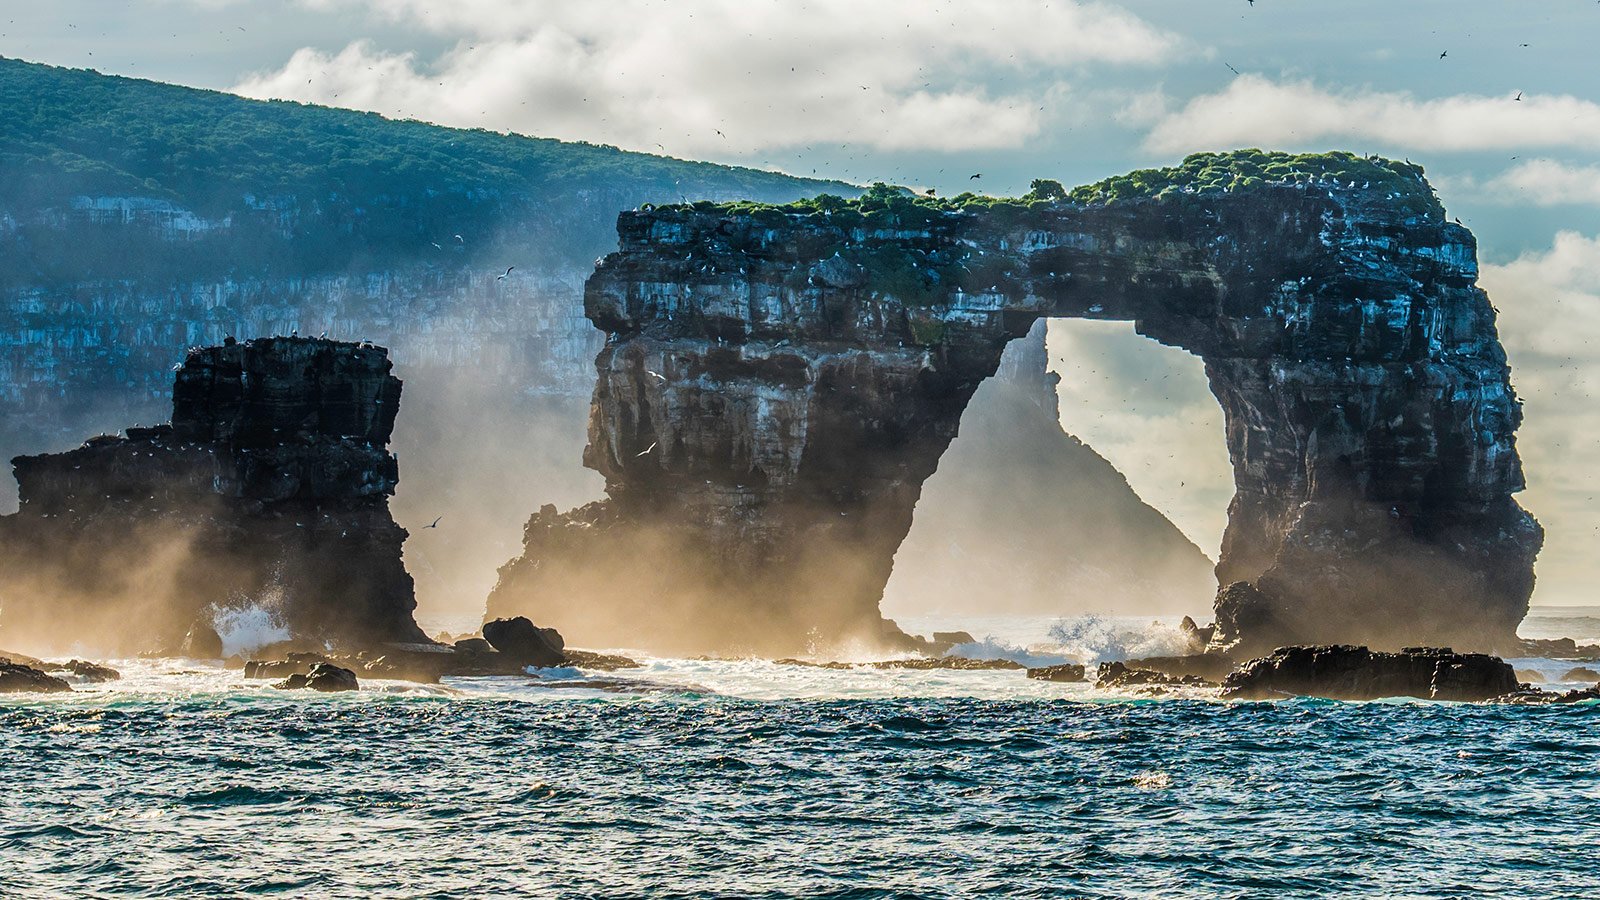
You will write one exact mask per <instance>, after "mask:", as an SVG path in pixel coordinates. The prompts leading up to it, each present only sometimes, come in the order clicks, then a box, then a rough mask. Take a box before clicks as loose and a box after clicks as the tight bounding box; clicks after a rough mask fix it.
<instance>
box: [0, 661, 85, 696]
mask: <svg viewBox="0 0 1600 900" xmlns="http://www.w3.org/2000/svg"><path fill="white" fill-rule="evenodd" d="M71 691H72V685H70V684H67V683H66V682H65V681H62V680H61V679H59V678H56V677H55V676H53V675H46V674H45V673H43V672H41V671H39V670H38V669H35V668H34V667H32V666H24V665H21V664H19V663H14V662H0V694H20V693H38V694H66V693H70V692H71Z"/></svg>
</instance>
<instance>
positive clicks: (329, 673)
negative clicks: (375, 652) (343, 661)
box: [273, 663, 360, 693]
mask: <svg viewBox="0 0 1600 900" xmlns="http://www.w3.org/2000/svg"><path fill="white" fill-rule="evenodd" d="M273 687H275V688H278V689H279V690H285V691H293V690H303V689H304V690H313V691H322V692H324V693H333V692H335V691H354V690H358V689H359V688H360V684H359V683H358V682H357V681H356V673H354V672H352V671H350V670H349V669H346V668H342V667H340V666H336V665H334V664H332V663H317V664H316V665H314V666H312V667H311V671H310V672H308V673H306V674H303V675H302V674H300V673H299V672H296V673H294V674H293V675H290V676H289V677H288V678H286V679H284V680H283V681H280V682H278V683H277V684H275V685H273Z"/></svg>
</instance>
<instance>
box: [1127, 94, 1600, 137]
mask: <svg viewBox="0 0 1600 900" xmlns="http://www.w3.org/2000/svg"><path fill="white" fill-rule="evenodd" d="M1330 141H1343V142H1349V141H1373V142H1376V143H1380V144H1383V145H1386V146H1390V147H1404V148H1406V149H1408V150H1411V151H1413V152H1418V151H1427V150H1434V151H1458V150H1496V149H1517V148H1527V147H1577V148H1582V149H1591V148H1593V147H1594V146H1596V145H1600V104H1596V103H1593V102H1591V101H1588V100H1583V99H1580V98H1577V97H1573V96H1569V95H1551V96H1543V95H1524V96H1523V99H1522V100H1521V101H1516V100H1513V99H1512V97H1511V95H1509V94H1508V95H1506V96H1503V97H1485V96H1475V95H1465V94H1462V95H1457V96H1452V97H1441V98H1437V99H1432V100H1423V99H1418V98H1417V97H1415V96H1413V95H1412V94H1411V93H1409V92H1404V91H1396V92H1378V91H1371V90H1338V91H1335V90H1328V89H1325V88H1322V87H1319V86H1317V85H1316V84H1314V83H1312V82H1310V81H1292V82H1275V81H1271V80H1269V79H1267V78H1264V77H1261V76H1259V75H1242V76H1240V77H1238V78H1235V79H1234V80H1233V81H1232V82H1231V83H1230V84H1229V85H1228V87H1227V88H1225V89H1224V90H1222V91H1219V92H1217V93H1214V94H1205V95H1202V96H1199V97H1196V98H1194V99H1192V100H1190V101H1189V102H1188V103H1187V104H1186V105H1185V106H1184V107H1183V108H1182V109H1181V110H1178V111H1177V112H1175V113H1173V114H1171V115H1168V116H1167V117H1165V118H1164V119H1162V120H1161V121H1160V122H1158V123H1157V124H1156V126H1155V127H1154V128H1152V129H1151V131H1150V133H1149V134H1148V135H1147V136H1146V138H1145V147H1146V149H1149V150H1152V151H1156V152H1161V153H1172V152H1188V151H1192V150H1213V149H1228V148H1233V147H1241V146H1274V147H1283V146H1294V147H1306V146H1321V145H1325V144H1327V143H1328V142H1330ZM1358 149H1359V148H1358Z"/></svg>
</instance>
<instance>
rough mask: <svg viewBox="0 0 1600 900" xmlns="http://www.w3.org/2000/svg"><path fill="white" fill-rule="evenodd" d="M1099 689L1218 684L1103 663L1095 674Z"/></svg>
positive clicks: (1197, 677) (1192, 676) (1096, 685)
mask: <svg viewBox="0 0 1600 900" xmlns="http://www.w3.org/2000/svg"><path fill="white" fill-rule="evenodd" d="M1094 686H1095V687H1097V688H1167V687H1216V686H1217V683H1216V682H1215V681H1211V680H1210V679H1207V678H1201V677H1200V676H1199V675H1170V674H1168V673H1166V672H1157V671H1155V670H1153V669H1140V668H1136V667H1135V666H1134V665H1133V664H1131V663H1125V662H1108V663H1101V664H1100V669H1099V671H1098V672H1096V673H1095V679H1094Z"/></svg>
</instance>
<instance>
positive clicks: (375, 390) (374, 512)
mask: <svg viewBox="0 0 1600 900" xmlns="http://www.w3.org/2000/svg"><path fill="white" fill-rule="evenodd" d="M390 369H391V364H390V362H389V359H388V355H387V352H386V351H384V350H383V349H382V348H378V347H373V346H371V345H369V344H360V345H358V344H349V343H342V342H338V341H329V340H313V339H309V338H293V337H291V338H281V337H280V338H262V339H258V340H252V341H247V342H244V343H237V342H233V341H231V340H230V341H229V342H228V343H227V344H225V345H224V346H220V347H206V348H200V349H195V350H191V351H189V354H188V356H187V357H186V358H185V360H184V362H183V364H182V365H181V366H179V367H178V369H177V373H176V375H175V377H174V386H173V393H172V396H173V399H172V421H171V422H170V423H169V424H165V425H158V426H156V427H153V428H130V429H128V431H127V434H126V435H125V436H123V437H109V436H102V437H99V438H94V439H91V440H89V441H87V442H86V443H85V444H84V445H83V446H82V447H80V448H78V449H76V450H71V451H68V452H66V453H53V454H45V455H42V456H25V457H18V458H17V459H16V460H15V461H14V464H15V470H16V475H17V483H18V486H19V489H20V499H21V505H20V508H19V511H18V512H17V513H16V514H15V515H11V516H4V517H0V609H3V610H4V613H3V615H4V622H5V627H6V630H7V631H8V632H9V633H16V634H24V635H28V636H29V637H30V638H33V639H36V640H37V641H38V642H39V643H43V644H48V643H52V642H55V641H58V640H64V639H65V638H66V637H67V635H63V634H60V633H58V632H59V629H60V628H61V622H60V616H59V610H60V608H61V607H62V606H63V605H66V606H70V608H71V609H72V610H73V613H74V616H73V621H74V623H75V625H74V634H73V636H74V637H76V636H77V635H78V634H81V633H88V634H89V635H91V637H92V638H93V639H95V640H100V641H102V642H103V643H105V644H107V645H108V649H110V650H114V651H121V652H127V653H141V652H147V651H161V652H170V650H171V649H172V648H176V647H180V646H182V647H184V648H185V652H186V653H188V654H189V655H193V656H197V657H204V658H218V657H220V656H221V653H222V649H221V641H220V640H219V639H218V638H217V635H216V633H215V631H214V630H213V629H211V628H210V626H209V621H210V616H211V613H212V611H213V606H214V604H215V603H216V602H217V600H218V598H221V597H230V596H231V597H271V598H273V608H274V610H275V612H276V614H277V615H278V617H279V618H280V619H281V620H282V622H283V624H284V625H286V626H287V627H288V628H289V630H290V632H291V633H292V635H293V636H294V637H295V638H296V639H299V640H302V641H306V642H313V643H316V644H318V645H321V644H323V643H328V642H331V643H333V644H335V645H339V646H351V647H361V646H372V645H375V644H380V643H384V642H391V641H405V640H415V641H422V640H426V638H425V637H424V636H423V634H422V632H421V630H420V629H418V628H417V625H416V622H415V621H414V620H413V619H412V612H413V610H414V609H415V607H416V602H415V600H414V598H413V593H412V582H411V576H410V575H408V574H406V570H405V566H404V565H403V563H402V562H401V545H402V543H403V542H404V541H405V539H406V531H405V529H403V528H401V527H400V526H399V525H397V524H395V522H394V519H393V518H392V517H391V516H390V514H389V496H390V494H392V493H393V491H394V488H395V484H396V481H397V479H398V469H397V466H396V463H395V459H394V457H393V456H392V455H390V454H389V452H388V450H387V449H386V444H387V442H388V440H389V435H390V432H391V430H392V429H393V426H394V418H395V414H396V411H397V410H398V408H399V401H400V380H399V379H398V378H395V377H394V375H392V374H391V372H390ZM40 598H49V600H48V602H44V601H42V600H40Z"/></svg>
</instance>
